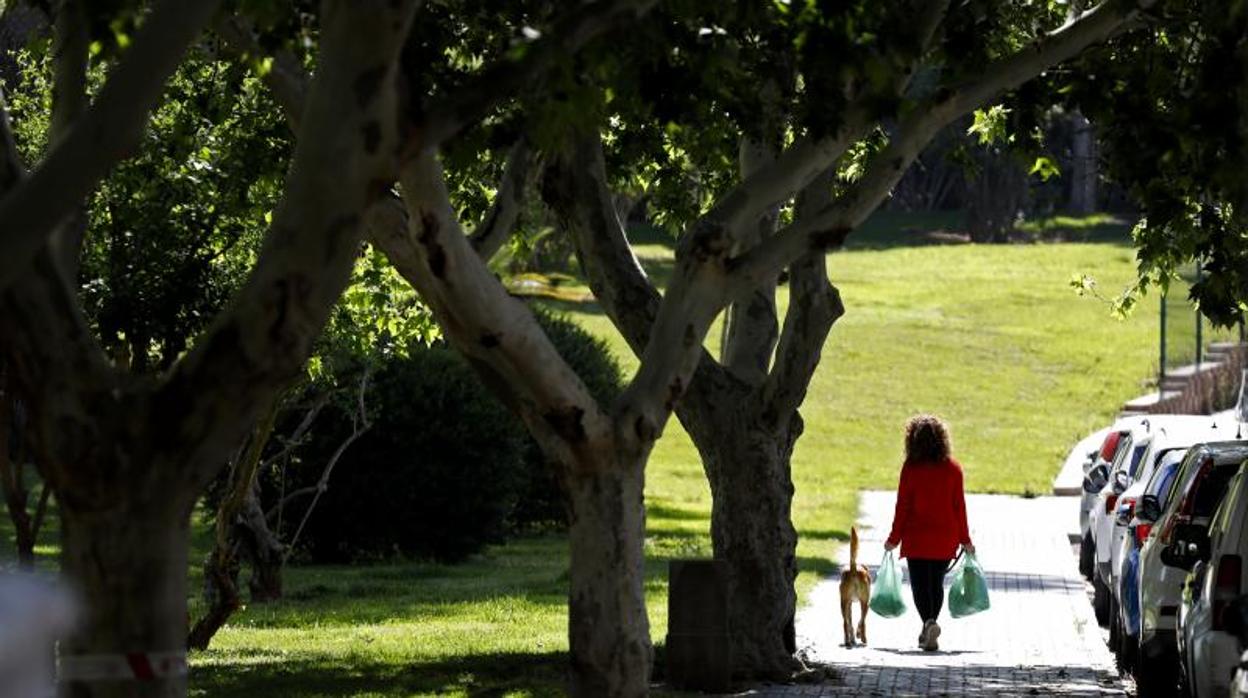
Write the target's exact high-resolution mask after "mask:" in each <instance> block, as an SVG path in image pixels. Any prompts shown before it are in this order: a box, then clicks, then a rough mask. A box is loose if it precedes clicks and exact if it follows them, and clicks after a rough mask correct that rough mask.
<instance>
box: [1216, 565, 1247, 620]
mask: <svg viewBox="0 0 1248 698" xmlns="http://www.w3.org/2000/svg"><path fill="white" fill-rule="evenodd" d="M1242 573H1243V564H1242V563H1241V562H1240V559H1239V556H1238V555H1223V556H1222V557H1221V558H1219V559H1218V569H1217V570H1216V575H1217V576H1215V577H1214V579H1213V597H1212V598H1211V599H1210V601H1212V602H1213V608H1212V610H1213V629H1214V630H1223V629H1225V627H1226V621H1225V620H1224V619H1223V618H1222V616H1223V615H1225V613H1226V605H1227V604H1228V603H1230V602H1231V601H1232V600H1234V599H1235V597H1237V596H1239V580H1240V576H1241V575H1242Z"/></svg>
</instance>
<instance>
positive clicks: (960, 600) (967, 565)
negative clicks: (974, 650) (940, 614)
mask: <svg viewBox="0 0 1248 698" xmlns="http://www.w3.org/2000/svg"><path fill="white" fill-rule="evenodd" d="M988 606H989V603H988V579H987V578H986V577H984V570H983V568H982V567H980V566H979V561H978V560H976V559H975V554H974V553H966V554H965V555H963V556H962V560H961V561H960V562H958V564H957V565H955V566H954V568H953V583H952V584H951V585H950V586H949V615H951V616H953V617H954V618H962V617H963V616H969V615H973V614H975V613H979V612H980V611H986V610H988Z"/></svg>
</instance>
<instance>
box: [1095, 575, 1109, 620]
mask: <svg viewBox="0 0 1248 698" xmlns="http://www.w3.org/2000/svg"><path fill="white" fill-rule="evenodd" d="M1092 610H1093V611H1094V612H1095V613H1096V622H1097V623H1100V624H1101V627H1102V628H1108V627H1109V587H1107V586H1105V582H1102V581H1101V579H1100V577H1097V576H1096V575H1092Z"/></svg>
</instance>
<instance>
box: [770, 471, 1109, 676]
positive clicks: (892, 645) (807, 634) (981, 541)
mask: <svg viewBox="0 0 1248 698" xmlns="http://www.w3.org/2000/svg"><path fill="white" fill-rule="evenodd" d="M893 501H894V495H893V493H891V492H864V493H863V494H862V500H861V506H862V511H861V514H860V516H859V519H858V534H859V538H860V542H861V549H860V551H859V558H860V559H859V561H860V562H862V563H864V564H866V565H867V566H868V567H870V568H871V569H872V572H874V569H875V565H877V564H878V563H879V560H880V558H881V556H882V555H883V545H884V539H885V537H887V535H888V527H889V526H890V525H891V523H892V517H893ZM1078 501H1079V500H1078V499H1075V498H1069V497H1039V498H1035V499H1023V498H1019V497H1006V496H997V495H970V496H968V497H967V510H968V518H969V521H970V526H971V537H972V538H973V539H974V540H975V545H976V547H977V549H978V553H979V560H980V563H981V564H982V565H983V566H984V568H985V570H986V571H987V573H988V584H989V589H990V597H991V601H992V608H991V609H990V610H988V611H986V612H984V613H980V614H978V615H975V616H971V617H969V618H962V619H957V620H955V619H953V618H951V617H950V616H949V615H948V609H947V608H946V609H945V610H944V611H942V613H941V620H940V624H941V628H942V630H943V632H942V633H941V636H940V648H941V649H940V651H939V652H933V653H927V652H923V651H921V650H919V649H918V648H917V639H918V634H919V629H920V625H921V624H920V622H919V620H918V616H917V615H916V613H915V611H914V605H913V602H912V601H911V599H910V595H909V587H908V585H907V588H906V601H907V605H908V606H909V608H908V610H907V611H906V614H905V615H903V616H901V617H900V618H894V619H886V618H881V617H880V616H877V615H875V614H869V617H868V618H867V639H868V641H869V644H868V646H867V647H861V646H860V647H856V648H852V649H847V648H845V647H842V646H841V643H842V642H843V635H842V632H841V614H840V596H839V593H838V589H837V584H838V582H839V577H838V578H837V579H832V580H828V581H825V582H822V583H820V584H819V586H817V587H816V588H815V590H814V591H813V592H812V595H811V598H810V603H809V604H808V605H807V606H806V607H805V608H804V609H802V610H801V611H800V612H799V614H798V618H797V633H798V646H799V647H804V648H806V652H807V654H808V656H810V657H811V658H813V659H815V660H818V661H823V662H828V663H831V664H833V665H835V666H836V668H837V670H838V672H839V674H840V675H841V677H842V678H843V684H842V685H836V686H826V685H825V686H772V687H766V688H763V689H760V690H758V691H757V692H756V695H769V696H771V695H774V696H782V695H783V696H788V695H818V696H847V695H855V696H913V695H952V696H962V695H966V696H1023V695H1044V696H1050V695H1062V696H1106V695H1109V696H1123V695H1126V691H1125V686H1124V684H1123V683H1122V682H1121V681H1120V680H1119V678H1118V674H1117V672H1116V671H1115V670H1114V668H1113V657H1112V656H1111V654H1110V652H1109V650H1108V649H1107V648H1106V647H1105V644H1104V640H1103V635H1102V633H1101V631H1100V629H1099V627H1098V626H1097V624H1096V620H1095V618H1094V617H1093V615H1092V607H1091V605H1090V604H1089V603H1088V597H1087V594H1086V592H1085V589H1084V582H1083V580H1082V579H1081V578H1080V576H1079V572H1078V570H1077V569H1076V559H1075V557H1074V556H1073V555H1072V553H1071V546H1070V543H1069V539H1068V538H1067V530H1068V529H1070V528H1073V527H1074V526H1076V525H1077V523H1078V519H1077V515H1078V514H1077V509H1076V507H1077V506H1078ZM848 556H849V546H845V550H844V554H843V558H844V559H842V560H841V562H842V564H843V563H845V562H846V561H847V560H848ZM855 620H856V616H855Z"/></svg>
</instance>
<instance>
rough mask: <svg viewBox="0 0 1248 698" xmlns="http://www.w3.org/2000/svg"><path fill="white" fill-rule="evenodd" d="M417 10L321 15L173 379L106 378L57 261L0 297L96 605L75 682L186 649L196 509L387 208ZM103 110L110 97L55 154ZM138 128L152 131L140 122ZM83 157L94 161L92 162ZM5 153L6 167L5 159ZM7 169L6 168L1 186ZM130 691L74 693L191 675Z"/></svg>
mask: <svg viewBox="0 0 1248 698" xmlns="http://www.w3.org/2000/svg"><path fill="white" fill-rule="evenodd" d="M416 4H417V3H416V2H415V0H407V1H406V2H398V3H395V2H386V1H385V0H350V2H347V1H346V0H339V1H337V2H330V3H327V4H326V7H325V12H324V13H323V14H322V19H323V22H324V24H323V27H322V32H321V47H322V52H321V56H320V61H319V66H320V70H319V72H318V74H317V76H316V78H315V79H314V80H313V81H312V84H311V87H310V90H309V93H308V97H307V112H306V114H305V115H304V116H305V119H304V121H303V123H302V124H301V128H300V133H299V143H298V145H297V147H296V150H295V155H294V162H293V164H292V167H291V171H290V174H289V176H288V178H287V182H286V190H285V194H284V197H283V201H282V203H281V205H280V206H279V207H278V209H277V210H276V212H275V215H274V222H273V226H272V230H271V231H270V234H269V236H268V238H267V239H266V243H265V246H264V249H263V250H262V251H261V254H260V259H259V262H258V263H257V265H256V267H255V269H254V270H253V271H252V273H251V275H250V276H249V278H248V280H247V282H246V283H245V285H244V286H243V288H242V289H241V290H240V291H239V292H238V293H237V294H236V296H235V298H234V299H233V303H232V304H231V305H230V307H229V309H227V310H226V311H225V312H224V313H223V314H222V316H221V317H219V318H218V319H217V322H216V323H215V324H214V325H213V327H212V328H211V329H210V330H209V331H208V332H207V333H206V335H205V336H204V337H203V338H202V339H201V340H200V341H199V342H198V343H197V344H196V346H195V348H194V349H193V350H192V352H191V354H190V355H188V356H187V357H186V358H184V359H183V360H182V361H180V362H179V363H178V364H177V365H176V366H175V367H174V368H173V369H172V371H171V372H170V374H168V376H167V377H164V378H161V379H156V380H153V379H150V378H144V379H141V380H135V379H134V378H132V377H130V376H126V375H123V374H121V373H120V372H118V371H117V370H115V369H114V368H113V367H111V366H109V365H108V362H107V360H106V358H105V357H104V354H103V352H102V351H101V350H100V348H99V347H98V345H96V344H95V342H94V338H93V337H91V335H90V333H89V332H87V331H86V323H85V321H84V320H83V318H82V315H81V310H80V308H79V307H78V306H77V303H76V300H75V299H74V297H73V294H72V292H71V291H70V290H69V289H68V287H67V286H66V284H65V283H64V278H63V277H62V276H61V275H60V274H59V273H57V271H56V266H55V263H54V262H53V261H52V259H51V257H50V254H48V253H47V252H46V251H45V252H43V253H40V254H39V255H38V256H37V257H36V263H35V264H33V265H29V264H28V265H27V268H26V269H25V270H23V272H22V273H21V274H20V275H18V276H17V277H16V281H15V282H14V283H13V284H11V285H10V286H9V288H8V289H7V290H5V291H3V294H0V300H2V301H3V305H4V310H5V312H4V313H3V314H0V324H3V326H4V330H5V331H4V332H3V333H0V337H3V349H4V350H5V352H6V353H7V354H8V355H9V356H10V357H11V359H12V360H13V361H14V362H15V364H16V365H17V367H18V368H17V373H19V374H20V375H21V376H22V379H23V380H24V381H27V382H28V383H29V384H30V385H29V387H30V388H32V389H33V397H32V408H33V409H32V412H33V413H34V416H35V422H36V429H37V431H38V433H39V439H40V441H41V444H42V445H43V446H44V447H46V448H47V449H49V452H50V455H51V456H52V457H51V458H50V463H52V465H51V466H50V472H49V473H47V475H48V476H49V480H50V482H52V483H53V484H54V486H55V488H56V492H57V499H58V502H59V504H60V511H61V515H62V524H63V531H64V535H65V545H64V556H63V565H62V567H63V570H64V571H65V573H66V574H67V575H68V576H69V577H70V578H71V579H74V580H75V581H76V582H77V583H78V584H79V585H80V587H81V588H82V591H83V594H84V597H85V599H86V601H87V605H88V614H87V619H86V623H85V624H84V625H83V626H82V627H81V628H80V629H79V630H78V631H77V632H76V633H75V634H74V635H73V636H72V637H70V638H68V639H67V640H66V641H65V642H64V643H62V649H61V657H62V661H63V662H64V663H65V665H66V666H67V667H74V666H79V667H80V668H81V666H83V661H82V660H80V659H79V658H80V657H84V656H89V657H94V658H98V657H106V658H111V659H110V660H108V661H113V660H117V659H118V658H121V659H120V661H123V662H124V661H125V657H126V655H134V654H135V653H138V654H140V655H152V654H153V653H154V654H155V655H158V656H164V657H168V656H181V653H182V652H183V651H184V648H185V644H184V643H185V639H186V625H185V618H186V605H185V603H186V593H185V574H186V557H187V546H188V543H189V540H188V537H187V533H188V530H189V524H190V512H191V508H192V505H193V503H194V501H195V499H196V497H197V496H198V494H199V493H200V492H201V491H202V488H203V486H204V485H205V484H206V483H207V481H208V480H209V479H210V478H211V477H212V476H213V475H214V474H215V472H216V471H217V470H218V469H219V468H220V466H221V464H222V463H224V462H225V459H226V456H227V454H228V452H229V451H230V450H231V449H232V448H233V447H234V446H235V445H236V444H237V443H238V442H239V440H240V439H241V437H242V435H243V433H245V432H246V430H247V429H248V428H250V426H251V424H252V423H253V422H254V420H255V416H256V414H257V413H258V412H259V411H260V410H262V409H263V408H264V407H265V406H266V405H268V404H270V403H271V401H272V400H273V398H274V395H275V394H276V392H277V391H278V390H279V389H280V388H281V387H283V386H284V385H285V384H286V383H287V382H288V381H289V380H290V379H291V378H292V377H293V376H295V375H296V374H297V373H298V372H299V370H300V368H301V367H302V365H303V363H304V362H305V361H306V359H307V354H308V351H309V349H310V346H311V342H312V339H313V338H314V337H315V336H316V334H317V333H319V331H320V329H321V327H322V326H323V324H324V321H325V319H326V318H327V316H328V313H329V310H330V307H331V306H332V304H333V302H334V301H335V300H336V299H337V297H338V295H339V293H340V292H341V289H342V287H343V286H344V285H345V284H346V281H347V278H348V275H349V272H350V268H351V265H352V263H353V260H354V258H355V256H356V254H357V252H358V249H359V244H360V236H361V227H360V226H361V222H362V220H363V215H364V213H365V211H366V210H367V209H368V207H369V206H370V205H371V204H372V203H373V202H374V201H375V200H376V199H377V198H378V197H379V195H380V194H381V190H382V187H379V186H378V182H382V183H384V184H385V185H386V186H388V185H389V183H390V182H391V181H393V178H394V176H395V173H396V171H397V164H398V161H397V157H396V155H395V154H396V153H397V151H398V146H399V144H400V143H401V140H402V139H401V136H400V133H402V132H403V125H402V124H400V123H399V109H398V108H397V95H396V90H395V80H394V77H395V72H396V71H395V66H396V64H397V57H398V54H399V51H400V49H401V46H402V43H403V41H404V39H405V38H406V35H407V27H408V26H409V23H410V20H411V17H412V14H413V11H414V8H415V5H416ZM204 5H211V3H204ZM196 8H197V9H196V12H198V5H197V6H196ZM159 11H160V10H158V11H157V12H159ZM179 11H180V12H181V13H182V14H183V15H189V16H190V17H193V16H194V15H195V12H191V11H189V10H187V9H186V8H181V9H180V10H179ZM167 12H168V11H167V10H166V13H167ZM157 18H158V17H157V14H153V15H152V16H149V18H148V20H147V23H145V25H144V30H145V31H150V30H152V27H153V26H157V27H159V26H160V23H159V22H157ZM164 21H165V22H169V21H171V20H169V19H166V20H164ZM141 36H142V32H141ZM141 36H140V39H141ZM140 39H136V42H135V45H134V46H133V47H132V48H131V52H132V53H131V54H128V57H127V60H130V59H131V58H133V56H134V52H139V42H140ZM160 41H162V42H166V43H167V42H168V38H167V37H162V38H160ZM148 53H149V54H150V53H151V49H148ZM139 54H140V55H142V52H139ZM123 64H124V62H123ZM123 67H124V65H123ZM156 67H157V68H159V65H157V66H156ZM144 69H145V70H148V71H151V70H153V67H152V66H146V67H145V68H144ZM120 70H121V68H118V71H120ZM130 70H131V71H133V70H134V68H131V69H130ZM170 70H172V68H170ZM114 79H120V73H118V75H117V76H115V77H114ZM123 83H124V81H123ZM157 87H159V80H158V81H157ZM105 89H106V90H107V89H108V88H107V87H106V88H105ZM116 89H119V88H116ZM114 99H116V98H114ZM104 103H105V98H104V95H103V94H102V95H101V97H100V99H99V100H97V103H96V105H95V107H93V108H92V112H91V113H89V114H88V115H87V116H86V117H84V119H83V120H80V121H79V122H77V125H76V126H74V127H73V129H72V130H71V131H70V133H69V134H68V135H67V136H66V138H65V140H63V141H61V145H60V146H58V147H57V148H55V149H54V155H53V157H55V153H56V152H58V151H59V149H60V148H65V147H69V146H70V145H71V144H73V143H74V142H75V139H76V138H78V137H79V134H80V133H82V132H83V131H81V129H83V128H86V127H84V123H85V124H88V125H89V124H90V123H92V116H93V115H95V116H98V114H96V111H95V110H96V109H97V108H99V107H101V106H102V105H103V104H104ZM145 111H146V110H141V111H139V112H138V114H137V116H135V118H136V119H139V117H141V116H142V115H143V114H144V113H145ZM105 114H106V115H107V116H108V118H119V116H118V113H116V112H109V111H105ZM131 126H134V127H135V128H141V120H140V121H139V123H138V124H137V125H134V124H131ZM88 150H89V152H86V153H85V154H84V155H85V156H86V157H87V158H88V159H90V158H92V157H96V156H97V155H98V153H97V152H95V151H94V150H90V149H88ZM5 151H6V153H7V154H9V156H10V158H9V159H11V151H12V149H11V148H10V147H6V148H5ZM11 170H12V163H6V167H5V168H4V171H6V172H8V171H11ZM38 177H39V175H38V174H36V175H35V176H34V177H32V178H31V179H30V180H27V181H26V183H25V184H19V185H18V186H19V191H20V189H21V188H24V187H25V186H26V185H28V184H30V183H32V182H35V180H36V179H37V178H38ZM71 181H72V180H71ZM11 201H12V199H10V198H6V199H5V202H6V203H5V204H3V206H7V205H8V204H9V203H10V202H11ZM8 222H9V221H7V220H6V221H5V224H7V223H8ZM4 259H5V261H6V262H7V261H8V259H9V258H8V257H5V258H4ZM94 661H95V660H94V659H92V660H89V662H94ZM175 664H176V662H175ZM70 673H71V675H72V674H73V671H70ZM135 678H137V679H138V680H125V681H115V680H114V681H99V680H96V679H94V678H91V677H90V676H82V675H79V677H78V679H74V680H70V681H69V682H68V683H69V688H68V690H70V691H72V692H73V695H75V696H88V697H91V698H95V697H99V696H109V697H111V696H176V695H182V694H184V693H185V676H184V675H178V674H177V673H176V672H175V673H174V674H172V675H168V676H165V675H161V674H157V675H155V676H151V677H146V676H136V677H135Z"/></svg>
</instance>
